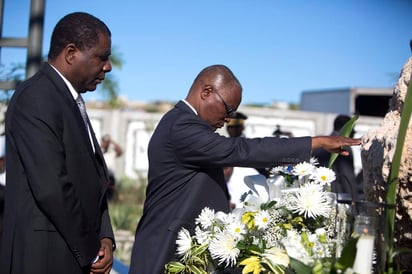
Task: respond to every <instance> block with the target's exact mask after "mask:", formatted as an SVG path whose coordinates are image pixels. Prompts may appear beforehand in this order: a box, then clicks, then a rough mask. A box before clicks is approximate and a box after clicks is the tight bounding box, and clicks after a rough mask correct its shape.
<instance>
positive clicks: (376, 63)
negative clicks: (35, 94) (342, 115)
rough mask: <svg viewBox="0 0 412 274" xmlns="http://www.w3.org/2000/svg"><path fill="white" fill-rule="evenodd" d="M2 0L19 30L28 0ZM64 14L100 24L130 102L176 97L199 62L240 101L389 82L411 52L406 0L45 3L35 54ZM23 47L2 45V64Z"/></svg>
mask: <svg viewBox="0 0 412 274" xmlns="http://www.w3.org/2000/svg"><path fill="white" fill-rule="evenodd" d="M4 3H5V6H4V9H5V14H4V16H5V17H4V22H3V26H4V29H3V36H5V37H24V36H27V29H28V15H29V6H30V1H29V0H5V1H4ZM73 11H86V12H89V13H92V14H93V15H95V16H97V17H99V18H100V19H102V20H103V21H104V22H105V23H106V24H107V25H108V26H109V28H110V29H111V31H112V44H113V46H114V47H116V48H117V52H119V53H121V56H122V58H123V60H124V65H123V68H122V69H121V70H114V71H113V72H112V73H113V75H114V76H115V79H116V80H117V81H118V82H119V94H120V95H122V96H124V97H126V98H128V99H130V100H136V101H158V100H168V101H177V100H179V99H181V98H184V97H185V96H186V94H187V91H188V89H189V87H190V85H191V83H192V81H193V79H194V78H195V76H196V75H197V73H198V72H199V71H200V70H201V69H202V68H204V67H205V66H208V65H211V64H225V65H227V66H228V67H230V68H231V69H232V70H233V72H234V73H235V74H236V75H237V77H238V78H239V80H240V81H241V83H242V85H243V101H242V102H243V103H244V104H251V103H259V104H269V103H271V102H273V101H284V102H290V103H299V101H300V95H301V92H302V91H307V90H314V89H329V88H346V87H377V88H387V87H393V86H394V85H395V83H396V80H397V77H398V75H399V73H400V70H401V68H402V66H403V64H404V63H405V61H406V60H407V59H408V58H409V57H410V56H411V50H410V48H409V40H411V39H412V1H411V0H395V1H390V0H385V1H384V0H369V1H367V0H333V1H331V0H316V1H315V0H312V1H309V0H307V1H293V0H289V1H287V0H281V1H280V0H279V1H276V0H208V1H204V0H196V1H182V0H173V1H170V0H169V1H167V0H162V1H159V0H150V1H147V0H146V1H138V0H127V1H121V0H117V1H113V0H72V1H53V0H48V1H47V0H46V14H45V29H44V37H43V41H44V44H43V55H46V54H47V52H48V49H49V42H50V35H51V32H52V29H53V27H54V25H55V24H56V22H57V21H58V20H59V19H60V18H61V17H63V16H64V15H65V14H67V13H70V12H73ZM25 54H26V51H25V50H24V49H3V50H2V53H1V63H2V64H6V65H8V64H11V63H15V62H22V63H24V62H25ZM98 98H99V91H96V92H93V93H89V95H88V99H98Z"/></svg>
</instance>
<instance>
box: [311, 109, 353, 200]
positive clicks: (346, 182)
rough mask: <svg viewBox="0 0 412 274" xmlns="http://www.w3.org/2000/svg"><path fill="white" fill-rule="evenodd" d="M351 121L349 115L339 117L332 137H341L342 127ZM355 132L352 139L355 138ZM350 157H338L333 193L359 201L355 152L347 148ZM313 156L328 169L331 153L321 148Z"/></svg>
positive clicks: (334, 167) (335, 165)
mask: <svg viewBox="0 0 412 274" xmlns="http://www.w3.org/2000/svg"><path fill="white" fill-rule="evenodd" d="M350 119H351V117H349V116H348V115H342V114H341V115H337V116H336V117H335V119H334V121H333V131H332V133H331V136H337V135H339V131H340V130H341V129H342V127H343V126H344V125H345V124H346V122H348V121H349V120H350ZM354 134H355V131H354V130H353V131H352V132H351V134H350V137H353V136H354ZM345 150H347V151H348V153H349V155H348V156H346V157H341V156H338V157H337V158H336V160H335V162H334V164H333V166H332V169H333V170H334V171H335V173H336V180H335V181H334V182H333V183H332V191H333V192H335V193H337V194H339V195H338V199H342V200H350V201H357V200H358V199H359V195H360V193H359V187H358V183H357V179H356V176H355V171H354V164H353V151H352V148H351V147H345ZM312 155H313V156H314V157H315V158H317V159H318V161H319V165H321V166H325V167H327V166H328V164H329V159H330V156H331V153H329V152H328V151H326V150H324V149H322V148H320V149H316V150H314V151H313V153H312Z"/></svg>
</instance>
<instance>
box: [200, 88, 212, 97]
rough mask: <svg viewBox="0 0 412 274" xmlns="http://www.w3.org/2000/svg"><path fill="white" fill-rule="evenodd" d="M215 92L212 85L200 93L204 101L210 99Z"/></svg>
mask: <svg viewBox="0 0 412 274" xmlns="http://www.w3.org/2000/svg"><path fill="white" fill-rule="evenodd" d="M212 91H213V87H212V86H211V85H205V86H204V87H203V89H202V92H201V93H200V97H201V98H202V99H203V100H204V99H206V97H209V96H210V94H211V93H212Z"/></svg>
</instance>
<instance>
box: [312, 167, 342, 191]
mask: <svg viewBox="0 0 412 274" xmlns="http://www.w3.org/2000/svg"><path fill="white" fill-rule="evenodd" d="M312 179H313V180H314V181H315V182H317V183H319V184H320V185H322V186H324V185H329V184H330V183H332V182H333V181H335V179H336V175H335V172H334V171H333V170H332V169H330V168H327V167H318V168H317V169H316V172H315V173H314V174H313V176H312Z"/></svg>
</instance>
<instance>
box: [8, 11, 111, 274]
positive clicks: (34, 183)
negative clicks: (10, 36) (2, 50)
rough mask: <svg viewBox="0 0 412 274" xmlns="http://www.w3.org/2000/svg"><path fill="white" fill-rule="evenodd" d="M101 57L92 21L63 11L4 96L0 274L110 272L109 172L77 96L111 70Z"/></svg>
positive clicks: (106, 36)
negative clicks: (23, 76) (37, 58)
mask: <svg viewBox="0 0 412 274" xmlns="http://www.w3.org/2000/svg"><path fill="white" fill-rule="evenodd" d="M110 54H111V33H110V30H109V29H108V27H107V26H106V25H105V24H104V23H103V22H102V21H101V20H99V19H98V18H96V17H94V16H92V15H90V14H88V13H83V12H75V13H71V14H68V15H66V16H64V17H63V18H62V19H61V20H60V21H59V22H58V23H57V25H56V26H55V28H54V30H53V33H52V36H51V42H50V51H49V54H48V62H47V63H45V64H43V66H42V67H41V68H40V70H39V71H38V72H37V73H36V74H35V75H34V76H33V77H31V78H30V79H28V80H26V81H25V82H23V83H21V84H20V85H19V86H18V87H17V89H16V91H15V92H14V94H13V96H12V98H11V101H10V104H9V106H8V108H7V113H6V123H5V128H6V151H7V163H6V170H7V174H6V175H7V178H6V179H7V182H8V183H7V184H6V196H5V215H4V230H3V239H2V246H1V254H0V272H1V273H7V274H9V273H12V274H26V273H41V274H55V273H59V274H86V273H87V274H90V273H105V274H108V273H109V272H110V269H111V267H112V265H113V250H114V248H115V242H114V234H113V229H112V226H111V224H110V217H109V212H108V205H107V199H106V189H107V184H108V172H107V169H106V165H105V163H104V158H103V154H102V152H101V150H100V146H99V144H98V141H97V139H96V137H95V134H94V131H93V128H92V126H91V123H90V121H89V119H88V117H87V113H86V111H85V108H84V102H83V100H82V97H81V94H82V93H85V92H87V91H93V90H95V89H96V87H97V85H98V84H99V83H101V82H102V81H103V80H104V78H105V74H106V73H108V72H110V70H111V64H110V60H109V56H110Z"/></svg>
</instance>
